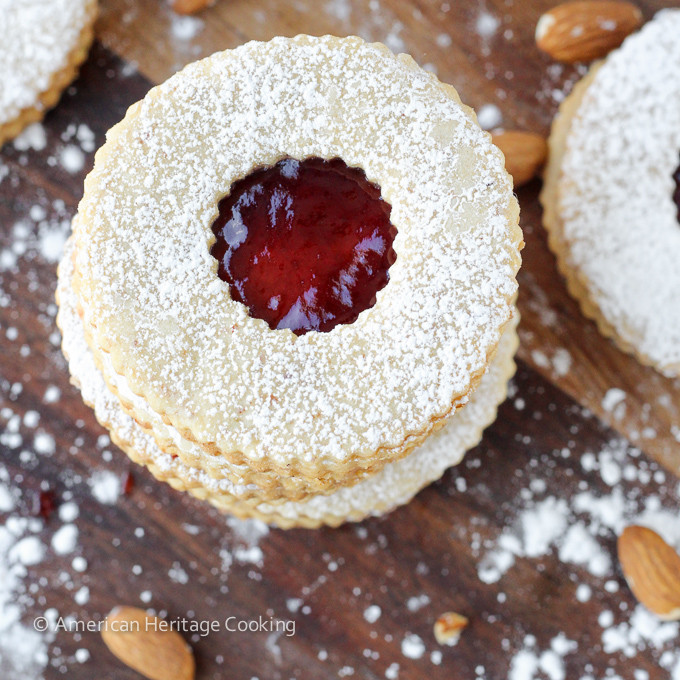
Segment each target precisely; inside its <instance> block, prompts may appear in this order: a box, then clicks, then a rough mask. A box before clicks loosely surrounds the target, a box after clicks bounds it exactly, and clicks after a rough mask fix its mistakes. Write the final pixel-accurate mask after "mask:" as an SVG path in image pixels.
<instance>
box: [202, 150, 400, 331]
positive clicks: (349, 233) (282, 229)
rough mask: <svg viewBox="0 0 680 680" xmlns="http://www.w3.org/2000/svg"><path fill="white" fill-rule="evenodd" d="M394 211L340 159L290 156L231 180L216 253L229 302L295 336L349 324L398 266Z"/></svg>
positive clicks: (376, 189)
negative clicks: (294, 157) (393, 245)
mask: <svg viewBox="0 0 680 680" xmlns="http://www.w3.org/2000/svg"><path fill="white" fill-rule="evenodd" d="M391 209H392V208H391V206H390V205H389V204H388V203H386V202H385V201H383V200H382V198H381V196H380V188H379V187H377V186H376V185H375V184H371V183H370V182H369V181H368V180H367V179H366V175H365V174H364V172H363V171H362V170H360V169H358V168H350V167H348V166H347V165H346V164H345V163H344V162H343V161H342V160H341V159H339V158H336V159H333V160H330V161H326V160H322V159H320V158H310V159H307V160H304V161H296V160H293V159H284V160H282V161H280V162H279V163H277V164H276V165H275V166H273V167H269V168H265V169H262V170H257V171H255V172H253V173H252V174H250V175H249V176H248V177H246V178H244V179H242V180H239V181H238V182H235V183H234V184H233V185H232V187H231V192H230V193H229V195H228V196H226V197H225V198H223V199H222V200H221V201H220V203H219V217H218V218H217V219H216V220H215V222H214V224H213V226H212V230H213V233H214V234H215V237H216V241H215V243H214V245H213V246H212V248H211V251H210V252H211V254H212V255H213V257H214V258H215V259H216V260H217V262H218V275H219V277H220V278H221V279H222V280H223V281H226V282H227V283H228V284H229V289H230V291H231V297H232V298H233V299H234V300H237V301H238V302H242V303H243V304H244V305H246V307H248V309H249V310H250V314H251V316H253V317H256V318H258V319H264V320H265V321H266V322H267V323H268V324H269V326H270V328H272V329H282V328H289V329H290V330H291V331H293V332H294V333H295V334H297V335H303V334H304V333H306V332H307V331H320V332H323V333H327V332H328V331H330V330H332V329H333V328H335V326H337V325H338V324H350V323H352V322H353V321H355V320H356V319H357V317H358V316H359V314H361V312H363V311H364V310H366V309H369V308H371V307H372V306H373V305H374V304H375V296H376V293H377V292H378V291H379V290H380V289H382V288H384V287H385V286H386V285H387V282H388V280H389V273H388V269H389V268H390V266H391V265H392V264H393V263H394V261H395V260H396V257H397V256H396V254H395V252H394V250H393V249H392V243H393V241H394V237H395V236H396V233H397V230H396V229H395V227H393V226H392V224H391V222H390V212H391Z"/></svg>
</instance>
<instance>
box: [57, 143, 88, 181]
mask: <svg viewBox="0 0 680 680" xmlns="http://www.w3.org/2000/svg"><path fill="white" fill-rule="evenodd" d="M59 163H60V165H61V167H62V168H64V170H66V172H69V173H71V174H72V175H75V174H77V173H79V172H80V171H81V170H82V169H83V168H84V167H85V154H84V153H83V152H82V150H81V148H80V147H79V146H75V145H74V144H69V145H68V146H65V147H64V148H63V149H62V150H61V151H60V152H59Z"/></svg>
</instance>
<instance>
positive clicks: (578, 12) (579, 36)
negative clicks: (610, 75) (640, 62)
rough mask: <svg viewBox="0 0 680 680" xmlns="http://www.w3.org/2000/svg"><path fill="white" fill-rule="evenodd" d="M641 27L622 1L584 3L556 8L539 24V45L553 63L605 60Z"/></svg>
mask: <svg viewBox="0 0 680 680" xmlns="http://www.w3.org/2000/svg"><path fill="white" fill-rule="evenodd" d="M641 23H642V13H641V12H640V10H639V9H638V8H637V7H636V6H635V5H634V4H632V3H630V2H624V1H623V0H583V1H577V2H565V3H564V4H562V5H558V6H557V7H553V8H552V9H551V10H550V11H548V12H546V13H545V14H543V15H542V16H541V18H540V19H539V20H538V24H536V44H537V45H538V47H539V48H540V49H542V50H543V51H544V52H547V53H548V54H549V55H550V56H551V57H552V58H553V59H557V60H558V61H566V62H569V63H571V62H575V61H590V60H592V59H599V58H600V57H604V56H605V55H607V54H608V53H609V52H611V50H613V49H614V48H615V47H618V46H619V45H620V44H621V43H622V42H623V41H624V39H625V38H626V36H628V35H630V34H631V33H632V32H633V31H634V30H635V29H637V28H638V27H639V26H640V24H641Z"/></svg>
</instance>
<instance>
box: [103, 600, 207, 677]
mask: <svg viewBox="0 0 680 680" xmlns="http://www.w3.org/2000/svg"><path fill="white" fill-rule="evenodd" d="M168 628H169V624H168V623H167V622H165V621H163V620H162V619H159V618H158V617H156V616H151V615H150V614H147V613H146V612H145V611H144V610H143V609H137V608H136V607H116V608H115V609H113V610H111V613H110V614H109V615H108V616H107V617H106V621H105V625H104V626H103V627H102V639H103V640H104V643H105V644H106V646H107V647H108V648H109V650H110V651H111V653H112V654H113V655H114V656H116V657H118V658H119V659H120V660H121V661H122V662H123V663H124V664H125V665H126V666H129V667H130V668H133V669H134V670H136V671H137V672H138V673H141V674H142V675H143V676H144V677H146V678H149V679H150V680H194V675H195V665H194V657H193V654H192V653H191V648H190V647H189V645H188V644H187V643H186V642H185V641H184V639H183V638H182V636H181V635H180V634H179V633H178V632H177V631H175V630H168Z"/></svg>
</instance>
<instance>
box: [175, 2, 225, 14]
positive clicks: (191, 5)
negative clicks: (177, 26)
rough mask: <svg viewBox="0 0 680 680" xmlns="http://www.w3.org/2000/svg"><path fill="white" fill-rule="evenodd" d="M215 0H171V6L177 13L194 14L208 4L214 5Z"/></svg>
mask: <svg viewBox="0 0 680 680" xmlns="http://www.w3.org/2000/svg"><path fill="white" fill-rule="evenodd" d="M214 1H215V0H170V7H172V10H173V12H177V14H193V13H194V12H198V10H200V9H204V8H205V7H207V6H208V5H212V4H213V2H214Z"/></svg>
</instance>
